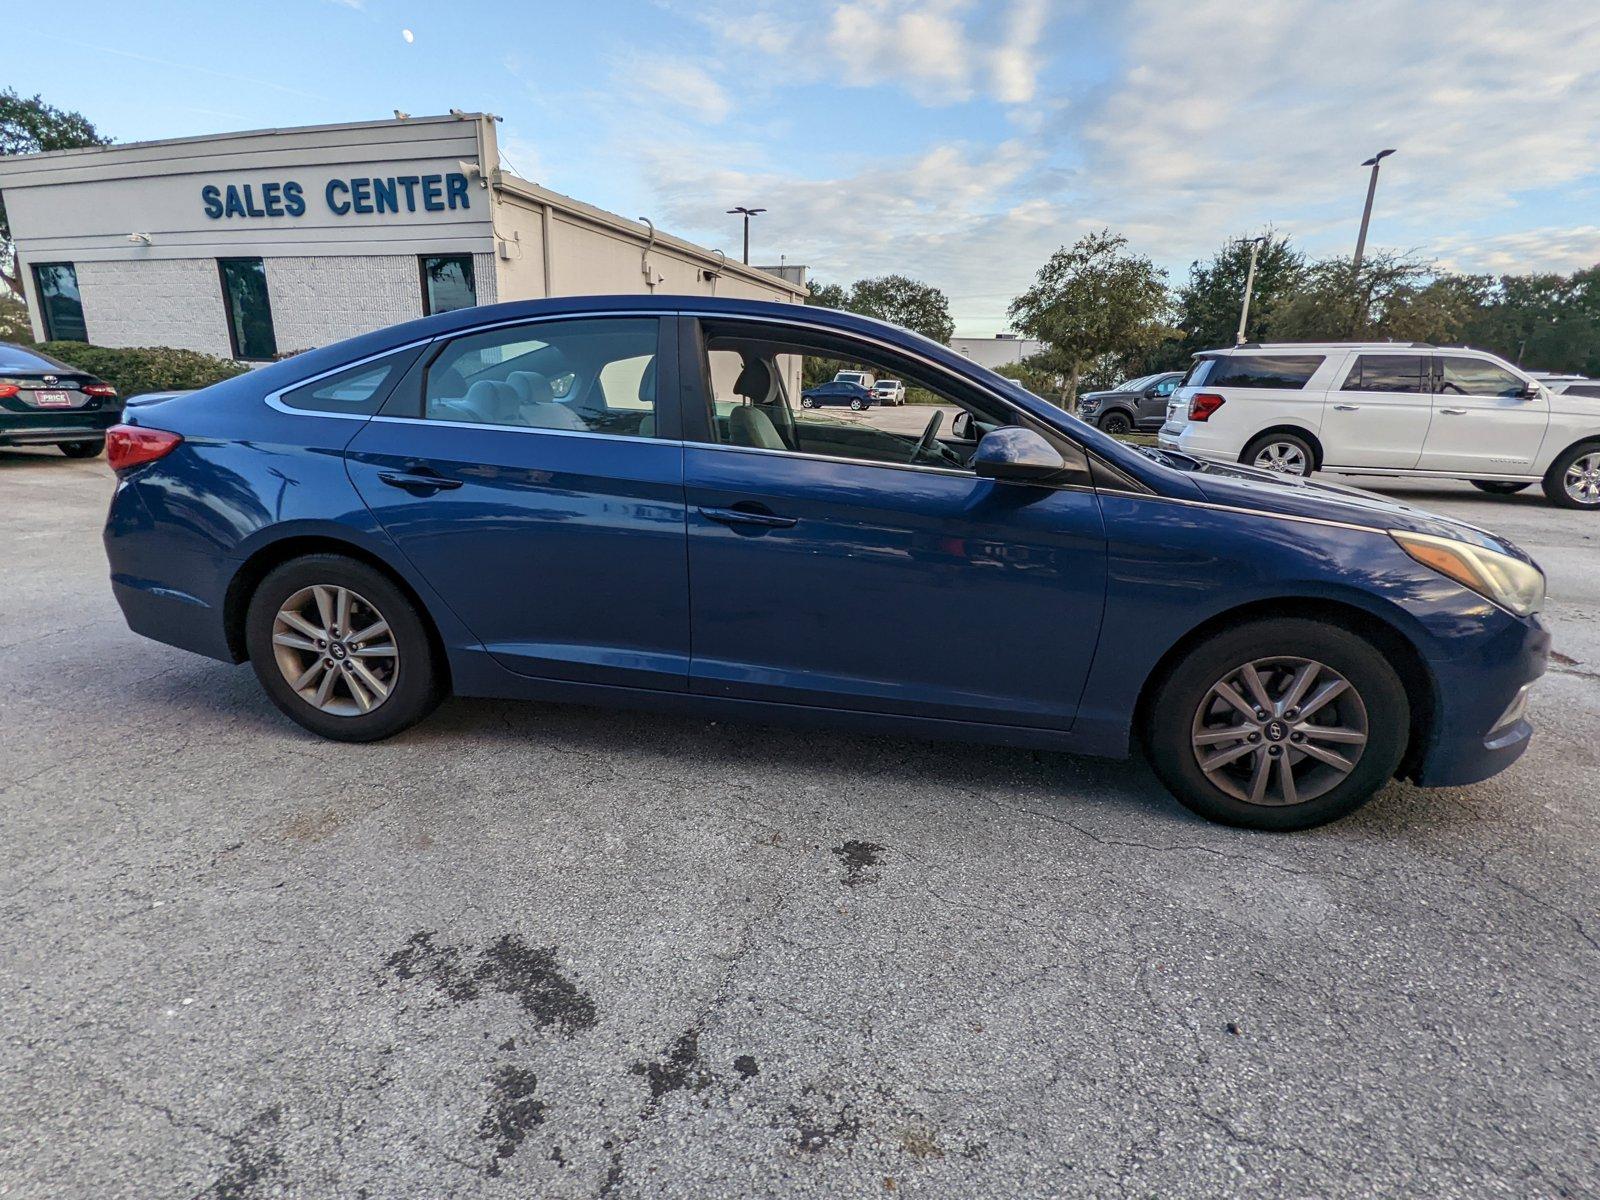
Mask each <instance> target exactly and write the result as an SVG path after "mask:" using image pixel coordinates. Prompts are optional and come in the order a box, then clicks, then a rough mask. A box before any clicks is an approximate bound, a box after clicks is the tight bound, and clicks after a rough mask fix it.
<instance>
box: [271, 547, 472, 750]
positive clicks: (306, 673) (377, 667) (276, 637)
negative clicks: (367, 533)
mask: <svg viewBox="0 0 1600 1200" xmlns="http://www.w3.org/2000/svg"><path fill="white" fill-rule="evenodd" d="M245 645H246V648H247V650H248V651H249V655H250V665H251V666H252V667H253V668H254V669H255V673H256V678H257V679H259V680H260V681H261V686H262V687H263V688H264V689H266V693H267V695H268V696H269V697H271V699H272V702H273V703H274V704H276V705H277V706H278V707H279V708H280V709H282V710H283V712H284V713H285V714H286V715H287V716H288V717H289V718H290V719H291V720H294V721H297V722H298V723H299V724H301V725H303V726H305V727H306V728H307V729H309V730H311V731H312V732H313V733H318V734H321V735H322V736H323V737H326V738H332V739H334V740H335V741H342V742H372V741H377V740H379V739H380V738H386V737H391V736H393V735H394V734H396V733H399V732H400V731H401V730H402V729H406V728H408V727H410V726H412V725H414V724H416V723H417V722H418V721H420V720H422V718H423V717H425V716H427V715H428V713H429V712H431V711H432V710H433V708H434V706H435V705H437V704H438V703H439V700H440V698H441V695H442V691H443V689H442V682H441V681H442V672H441V670H440V667H439V664H438V663H437V662H436V660H435V654H434V649H433V645H432V642H431V641H430V639H429V637H428V631H427V627H426V625H425V624H424V618H423V616H422V614H421V613H419V612H418V611H417V608H416V606H415V605H414V604H413V603H412V602H411V600H410V599H409V598H408V597H407V596H406V595H405V593H404V592H402V591H401V590H400V589H399V588H398V587H397V586H395V584H394V582H393V581H392V580H390V579H389V577H388V576H386V575H384V574H383V573H382V572H381V571H378V570H376V569H375V568H373V567H371V566H368V565H367V564H366V563H363V562H359V561H357V560H356V559H353V558H346V557H345V556H344V555H341V554H311V555H307V556H305V557H303V558H297V559H293V560H291V561H289V562H287V563H284V564H283V565H282V566H280V567H277V568H276V569H274V570H273V571H271V572H270V573H269V574H268V575H267V577H266V578H265V579H263V580H262V581H261V583H260V584H259V585H258V586H257V588H256V590H255V594H254V595H253V596H252V597H251V599H250V607H249V609H248V611H247V612H246V614H245Z"/></svg>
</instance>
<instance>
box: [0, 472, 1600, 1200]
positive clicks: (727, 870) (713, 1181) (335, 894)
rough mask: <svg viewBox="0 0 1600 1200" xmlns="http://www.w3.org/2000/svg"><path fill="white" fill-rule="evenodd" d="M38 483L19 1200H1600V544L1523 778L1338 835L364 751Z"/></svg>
mask: <svg viewBox="0 0 1600 1200" xmlns="http://www.w3.org/2000/svg"><path fill="white" fill-rule="evenodd" d="M109 491H110V477H109V472H108V471H107V470H106V468H105V466H104V464H103V463H102V462H99V461H96V462H88V463H75V462H69V461H67V460H66V459H63V458H61V457H59V456H57V455H55V454H54V453H53V452H32V451H0V511H3V512H4V525H3V528H0V614H3V615H0V722H3V728H4V729H5V732H6V736H5V737H4V739H3V740H0V813H3V817H4V826H3V828H4V834H5V836H4V837H3V838H0V907H3V926H0V928H3V930H4V933H3V936H0V1011H3V1012H4V1022H3V1031H0V1094H3V1095H4V1096H5V1097H6V1103H5V1104H4V1105H0V1195H3V1196H6V1197H29V1198H32V1197H78V1196H86V1195H93V1196H101V1197H112V1196H129V1197H134V1196H137V1197H141V1198H154V1197H196V1196H200V1197H216V1198H228V1200H252V1198H257V1197H276V1196H308V1197H310V1196H315V1197H325V1196H348V1197H367V1198H370V1200H379V1198H387V1197H393V1198H396V1200H400V1198H405V1200H411V1198H414V1197H418V1196H445V1195H448V1196H452V1197H500V1196H518V1197H520V1196H535V1195H536V1196H540V1197H593V1196H614V1197H634V1196H637V1197H657V1196H661V1197H704V1196H757V1195H763V1196H764V1195H785V1196H824V1195H843V1194H848V1195H858V1196H859V1195H889V1194H892V1195H906V1196H928V1197H963V1198H965V1197H987V1196H996V1197H1000V1196H1005V1197H1012V1196H1015V1197H1024V1196H1026V1197H1032V1196H1056V1195H1059V1196H1105V1197H1119V1196H1161V1197H1184V1196H1196V1197H1199V1196H1204V1197H1216V1196H1317V1197H1346V1196H1349V1197H1356V1196H1372V1197H1380V1196H1396V1195H1418V1196H1428V1197H1452V1196H1462V1197H1468V1196H1470V1197H1482V1196H1490V1197H1493V1196H1505V1197H1517V1198H1523V1197H1546V1196H1548V1197H1557V1196H1570V1197H1577V1196H1585V1195H1594V1194H1595V1192H1596V1188H1597V1180H1600V1142H1597V1140H1596V1138H1595V1136H1594V1131H1595V1129H1596V1128H1600V1061H1597V1055H1596V1047H1597V1046H1600V1005H1597V995H1600V984H1597V979H1600V971H1597V967H1600V949H1597V938H1600V911H1597V910H1600V905H1597V899H1596V897H1597V891H1600V889H1597V885H1596V878H1597V872H1596V865H1597V863H1596V857H1597V851H1596V846H1597V844H1600V798H1597V789H1596V786H1595V785H1596V780H1597V779H1600V737H1597V736H1596V735H1597V734H1600V569H1597V567H1600V554H1597V550H1600V517H1596V516H1594V515H1591V514H1583V513H1572V512H1562V511H1558V510H1554V509H1551V508H1548V507H1546V506H1544V505H1543V504H1542V503H1539V502H1538V501H1537V499H1536V498H1535V497H1534V496H1532V495H1523V496H1516V497H1510V498H1504V499H1503V498H1487V497H1481V496H1479V495H1478V494H1477V493H1475V492H1472V491H1471V490H1470V489H1468V488H1466V487H1465V486H1464V485H1454V484H1429V485H1419V486H1414V487H1406V488H1404V489H1403V493H1404V494H1405V495H1406V496H1407V497H1408V498H1410V499H1413V500H1416V501H1418V502H1420V503H1423V504H1427V505H1430V506H1433V507H1437V508H1438V509H1440V510H1441V511H1445V512H1449V513H1452V514H1458V515H1462V516H1464V517H1466V518H1467V519H1469V520H1472V521H1474V522H1475V523H1478V524H1482V525H1487V526H1490V527H1493V528H1496V529H1499V530H1502V531H1503V532H1506V533H1508V534H1509V535H1511V536H1512V537H1513V538H1515V539H1517V540H1518V541H1520V542H1521V543H1522V544H1523V545H1524V546H1526V547H1527V548H1528V549H1529V550H1530V551H1531V552H1532V553H1533V554H1534V555H1535V557H1536V558H1538V559H1539V560H1540V561H1541V563H1543V565H1544V566H1545V567H1546V569H1547V570H1548V571H1549V573H1550V593H1551V599H1550V604H1549V607H1548V620H1549V622H1550V624H1551V626H1552V628H1553V629H1554V631H1555V646H1556V651H1557V654H1558V656H1559V657H1558V659H1557V661H1556V664H1555V669H1554V670H1553V671H1552V673H1551V675H1550V676H1549V677H1548V678H1547V679H1546V680H1545V681H1544V682H1543V683H1542V684H1541V686H1540V687H1539V688H1538V689H1536V691H1535V693H1534V698H1533V703H1532V714H1533V719H1534V721H1535V723H1536V726H1537V727H1538V735H1537V737H1536V739H1535V741H1534V744H1533V747H1532V749H1531V750H1530V752H1529V753H1528V755H1527V756H1526V757H1525V758H1524V759H1523V760H1522V761H1521V762H1520V763H1519V764H1518V765H1517V766H1515V767H1514V768H1513V769H1512V770H1510V771H1509V772H1507V773H1506V774H1504V775H1502V776H1500V777H1498V778H1496V779H1494V780H1491V781H1489V782H1487V783H1484V784H1479V785H1476V786H1474V787H1469V788H1459V789H1451V790H1445V791H1421V790H1418V789H1415V788H1412V787H1410V786H1409V785H1405V784H1393V785H1391V786H1390V787H1389V788H1388V789H1387V790H1386V791H1385V792H1384V793H1383V794H1382V795H1381V796H1380V797H1379V798H1378V799H1377V800H1376V801H1375V802H1374V803H1373V804H1371V805H1370V806H1368V808H1367V809H1365V810H1364V811H1363V812H1361V813H1359V814H1357V815H1356V816H1355V817H1353V818H1351V819H1349V820H1347V821H1345V822H1343V823H1341V824H1339V825H1336V826H1333V827H1331V828H1327V829H1323V830H1318V831H1314V832H1312V833H1308V834H1295V835H1283V836H1267V835H1262V834H1251V833H1244V832H1239V831H1234V830H1228V829H1223V828H1219V827H1214V826H1210V825H1207V824H1205V823H1203V822H1201V821H1199V820H1198V819H1196V818H1193V817H1191V816H1190V815H1188V814H1187V813H1186V812H1185V811H1184V810H1182V809H1181V808H1179V807H1178V806H1177V805H1176V804H1175V803H1174V802H1172V801H1171V800H1170V799H1168V798H1167V797H1166V796H1165V795H1164V794H1163V793H1162V791H1161V789H1160V788H1159V786H1158V785H1157V784H1156V783H1155V781H1154V779H1153V777H1152V776H1151V774H1150V772H1149V771H1148V769H1147V768H1146V767H1145V766H1144V765H1142V764H1141V763H1139V762H1130V763H1107V762H1098V761H1093V760H1088V759H1072V758H1068V757H1065V756H1062V755H1054V754H1040V753H1033V752H1030V751H1026V750H1007V749H995V748H989V747H974V746H964V745H936V744H929V743H924V742H918V741H912V740H906V739H889V738H881V737H863V736H855V735H850V734H837V733H834V734H821V735H819V734H817V733H814V732H795V731H790V730H783V729H775V728H769V727H760V726H750V727H745V726H732V725H726V724H716V723H709V722H705V721H695V720H685V719H681V718H671V717H663V716H658V715H641V714H634V713H619V712H609V711H600V710H594V709H582V708H558V707H554V706H547V705H539V704H512V703H491V702H482V701H452V702H450V703H448V704H447V705H445V706H444V707H443V708H442V709H441V710H440V711H439V713H438V714H437V715H436V716H435V717H434V718H433V719H431V720H430V721H429V722H427V723H426V724H424V725H423V726H422V727H421V728H419V729H416V730H414V731H412V732H410V733H408V734H406V735H404V736H402V737H400V738H398V739H396V740H394V741H391V742H388V743H384V744H381V745H376V746H364V747H363V746H341V745H334V744H331V743H325V742H319V741H317V740H315V739H314V738H312V737H311V736H310V735H308V734H305V733H303V732H302V731H301V730H299V729H298V727H295V726H292V725H290V724H289V723H288V722H286V721H285V720H283V719H282V718H280V717H279V716H278V714H277V712H276V710H274V709H273V708H272V707H271V706H270V705H269V704H268V703H267V701H266V700H265V699H264V698H263V697H262V695H261V694H260V693H259V691H258V690H257V687H256V684H255V680H254V678H253V676H252V675H251V674H250V672H249V670H248V669H247V668H243V667H240V668H231V667H227V666H224V665H222V664H219V663H214V662H209V661H207V660H204V659H201V658H197V657H194V656H191V655H187V654H184V653H183V652H181V651H177V650H172V649H169V648H167V647H164V646H159V645H156V644H154V643H151V642H146V641H143V640H141V639H139V638H137V637H135V636H133V635H132V634H131V633H129V632H128V631H127V630H126V628H125V627H124V625H123V623H122V620H121V617H120V614H119V613H118V612H117V610H116V606H115V604H114V602H113V600H112V598H111V595H110V590H109V587H108V586H107V584H106V580H105V573H106V572H105V562H104V558H103V556H102V553H101V550H100V545H99V527H100V522H101V520H102V518H103V513H104V507H105V503H106V501H107V498H108V496H109Z"/></svg>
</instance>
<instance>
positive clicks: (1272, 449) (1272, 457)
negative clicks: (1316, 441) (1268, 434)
mask: <svg viewBox="0 0 1600 1200" xmlns="http://www.w3.org/2000/svg"><path fill="white" fill-rule="evenodd" d="M1254 465H1256V466H1258V467H1261V468H1262V469H1264V470H1267V471H1278V472H1281V473H1282V474H1284V475H1304V474H1305V473H1306V453H1305V451H1304V450H1302V449H1301V448H1300V447H1299V446H1296V445H1295V444H1294V443H1293V442H1268V443H1267V444H1266V445H1265V446H1263V447H1261V449H1260V450H1259V451H1257V452H1256V460H1255V464H1254Z"/></svg>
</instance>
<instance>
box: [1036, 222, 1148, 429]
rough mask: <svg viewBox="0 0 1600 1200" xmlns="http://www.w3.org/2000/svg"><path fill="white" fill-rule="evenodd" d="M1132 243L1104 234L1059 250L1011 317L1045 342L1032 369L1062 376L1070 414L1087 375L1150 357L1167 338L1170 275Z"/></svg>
mask: <svg viewBox="0 0 1600 1200" xmlns="http://www.w3.org/2000/svg"><path fill="white" fill-rule="evenodd" d="M1127 244H1128V239H1127V238H1125V237H1123V236H1122V235H1120V234H1114V233H1112V232H1111V231H1110V230H1109V229H1105V230H1101V231H1100V232H1099V233H1088V234H1085V235H1084V236H1083V237H1081V238H1079V239H1078V240H1077V241H1076V242H1075V243H1074V244H1073V245H1071V246H1063V247H1061V249H1059V250H1057V251H1056V252H1055V253H1054V254H1053V255H1051V256H1050V261H1049V262H1047V263H1045V265H1044V266H1043V267H1041V268H1039V274H1038V275H1037V276H1036V277H1035V278H1034V281H1033V286H1032V287H1030V288H1029V289H1028V290H1027V291H1025V292H1023V293H1022V295H1020V296H1018V297H1017V298H1016V299H1015V300H1013V301H1012V302H1011V307H1010V308H1009V309H1008V310H1007V311H1008V314H1009V316H1010V318H1011V324H1012V326H1013V328H1015V329H1016V330H1017V331H1018V332H1019V333H1021V334H1023V335H1024V336H1026V337H1032V338H1037V339H1039V340H1040V341H1041V342H1043V343H1044V346H1045V349H1044V351H1043V353H1041V354H1038V355H1035V356H1034V360H1033V363H1032V365H1034V366H1036V367H1037V368H1038V369H1041V370H1045V371H1051V372H1056V373H1059V374H1061V375H1063V376H1065V378H1066V388H1065V399H1066V405H1065V407H1066V408H1067V409H1068V410H1069V411H1070V410H1071V409H1072V408H1074V407H1075V406H1076V404H1077V397H1078V383H1079V381H1080V380H1081V379H1082V377H1083V374H1084V371H1085V370H1086V369H1087V368H1090V367H1091V366H1093V365H1094V364H1096V363H1097V362H1100V361H1101V360H1103V359H1104V358H1105V357H1106V356H1108V355H1115V356H1117V358H1118V359H1121V358H1124V357H1126V356H1129V355H1132V354H1136V353H1139V352H1140V351H1143V350H1147V349H1149V348H1151V347H1153V346H1155V345H1157V344H1159V343H1160V342H1161V340H1162V338H1163V337H1165V336H1167V335H1168V333H1169V331H1170V327H1169V326H1168V324H1167V323H1166V320H1165V318H1166V316H1167V313H1168V308H1169V302H1168V297H1167V286H1166V280H1165V276H1164V274H1163V273H1162V272H1161V271H1160V270H1158V269H1157V268H1156V267H1155V265H1154V264H1152V263H1151V261H1150V260H1149V259H1148V258H1145V257H1144V256H1143V255H1137V254H1131V253H1128V252H1127V250H1126V246H1127Z"/></svg>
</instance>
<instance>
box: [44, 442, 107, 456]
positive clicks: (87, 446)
mask: <svg viewBox="0 0 1600 1200" xmlns="http://www.w3.org/2000/svg"><path fill="white" fill-rule="evenodd" d="M105 448H106V440H105V438H95V439H94V440H93V441H91V442H57V443H56V449H58V450H60V451H61V453H63V454H65V455H66V456H67V457H68V458H93V457H94V456H95V455H97V454H99V453H100V452H101V451H103V450H104V449H105Z"/></svg>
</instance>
